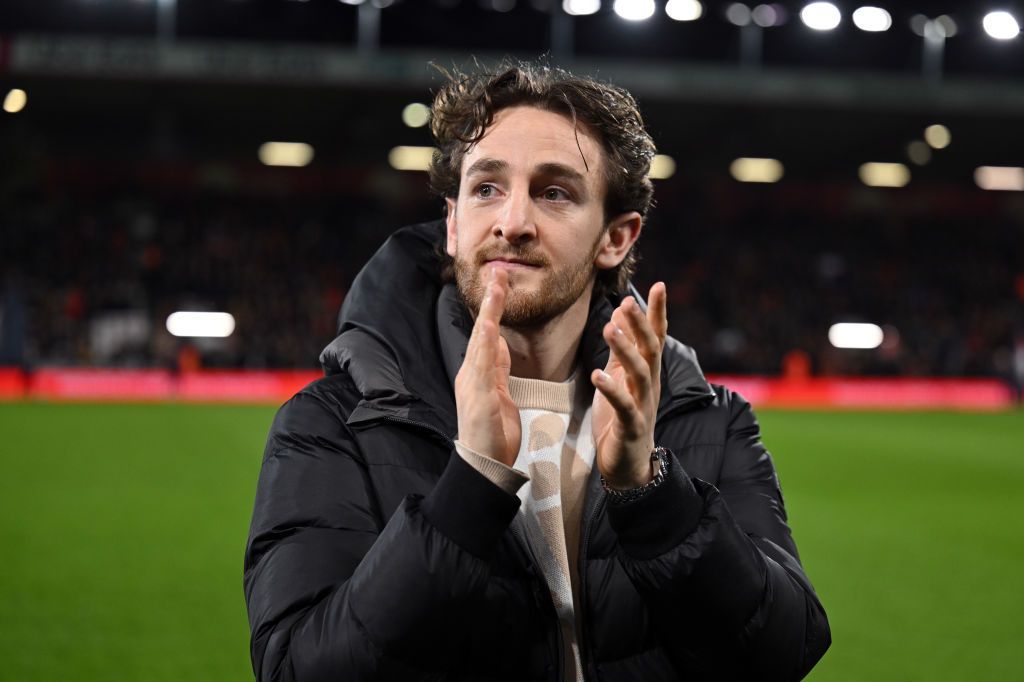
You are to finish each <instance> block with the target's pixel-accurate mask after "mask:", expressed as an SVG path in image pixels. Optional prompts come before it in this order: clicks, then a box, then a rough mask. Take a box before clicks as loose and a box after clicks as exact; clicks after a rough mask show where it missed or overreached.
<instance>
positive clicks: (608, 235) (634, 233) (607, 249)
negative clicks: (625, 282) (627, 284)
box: [594, 211, 644, 270]
mask: <svg viewBox="0 0 1024 682" xmlns="http://www.w3.org/2000/svg"><path fill="white" fill-rule="evenodd" d="M643 223H644V221H643V218H642V217H641V216H640V214H639V213H637V212H636V211H630V212H628V213H620V214H619V215H617V216H615V217H614V218H612V220H611V222H610V223H608V228H607V229H606V230H605V231H604V234H603V235H601V245H600V246H599V247H598V250H597V254H596V255H595V256H594V265H596V266H597V267H598V268H600V269H601V270H611V269H612V268H614V267H616V266H618V264H619V263H621V262H622V261H623V260H624V259H625V258H626V254H627V253H629V250H630V249H631V248H633V244H635V243H636V240H637V239H639V238H640V230H641V229H642V228H643Z"/></svg>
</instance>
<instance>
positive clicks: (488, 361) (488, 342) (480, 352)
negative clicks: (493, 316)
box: [471, 320, 500, 382]
mask: <svg viewBox="0 0 1024 682" xmlns="http://www.w3.org/2000/svg"><path fill="white" fill-rule="evenodd" d="M477 324H478V325H479V326H480V331H479V332H478V334H477V347H476V352H475V353H474V354H473V359H472V360H471V362H472V363H473V364H472V367H473V369H474V370H476V377H477V378H478V379H482V380H484V381H485V382H486V381H488V380H490V379H491V375H492V372H494V370H495V365H496V364H497V360H498V337H499V336H500V334H499V332H498V325H496V324H494V322H493V321H491V320H478V322H477Z"/></svg>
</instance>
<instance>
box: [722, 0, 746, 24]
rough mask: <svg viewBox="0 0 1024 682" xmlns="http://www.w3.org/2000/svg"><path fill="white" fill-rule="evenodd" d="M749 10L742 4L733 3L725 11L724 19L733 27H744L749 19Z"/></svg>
mask: <svg viewBox="0 0 1024 682" xmlns="http://www.w3.org/2000/svg"><path fill="white" fill-rule="evenodd" d="M750 15H751V12H750V8H749V7H747V6H746V5H744V4H743V3H742V2H734V3H732V4H731V5H729V6H728V7H727V8H726V9H725V19H726V21H728V22H729V23H730V24H732V25H734V26H746V25H748V24H749V23H750V19H751V16H750Z"/></svg>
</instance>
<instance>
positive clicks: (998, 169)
mask: <svg viewBox="0 0 1024 682" xmlns="http://www.w3.org/2000/svg"><path fill="white" fill-rule="evenodd" d="M974 182H975V183H976V184H977V185H978V187H980V188H982V189H987V190H997V191H1003V192H1024V168H1021V167H1020V166H979V167H978V168H975V169H974Z"/></svg>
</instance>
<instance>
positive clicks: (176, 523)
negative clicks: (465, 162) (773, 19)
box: [0, 0, 1024, 680]
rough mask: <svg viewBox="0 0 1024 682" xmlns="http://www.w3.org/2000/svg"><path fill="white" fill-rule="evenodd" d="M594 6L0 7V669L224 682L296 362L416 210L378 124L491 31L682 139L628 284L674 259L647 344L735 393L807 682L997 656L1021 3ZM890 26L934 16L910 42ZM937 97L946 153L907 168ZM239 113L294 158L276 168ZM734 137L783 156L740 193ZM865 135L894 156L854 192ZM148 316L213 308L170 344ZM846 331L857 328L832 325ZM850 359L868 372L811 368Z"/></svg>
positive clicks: (320, 1)
mask: <svg viewBox="0 0 1024 682" xmlns="http://www.w3.org/2000/svg"><path fill="white" fill-rule="evenodd" d="M601 4H602V5H603V6H602V8H601V9H600V11H598V12H597V13H595V14H593V15H589V16H569V15H567V14H566V13H565V12H564V11H563V9H562V3H561V2H560V1H559V2H555V1H550V2H546V1H544V0H514V1H513V0H479V1H478V0H422V1H417V0H396V1H394V2H387V1H384V2H380V1H378V2H376V4H374V3H372V2H364V3H362V4H361V5H358V6H356V5H353V4H348V3H346V2H339V0H177V2H173V0H172V1H168V0H60V1H58V0H51V1H40V0H37V1H34V2H30V1H28V0H5V1H4V2H3V3H2V4H0V97H7V98H9V97H10V95H9V94H8V93H10V92H11V91H12V89H19V90H22V91H24V93H26V96H27V100H26V103H25V105H24V108H22V109H20V110H19V111H16V112H13V113H12V112H7V111H5V112H0V151H2V157H0V158H2V161H3V163H2V164H0V434H2V435H0V438H3V440H2V441H0V443H2V445H0V451H2V453H3V454H2V455H0V463H2V464H3V467H4V471H5V472H6V473H5V475H3V476H0V517H2V518H3V519H4V521H2V522H0V544H2V546H3V547H4V548H5V549H4V554H5V556H6V557H7V559H6V560H5V562H0V564H2V565H0V660H4V661H7V662H8V664H9V666H10V667H9V668H8V670H9V671H12V672H11V674H12V675H13V676H12V677H11V678H10V679H25V680H27V679H55V678H60V677H72V676H74V677H80V678H82V679H91V678H95V679H185V678H192V679H246V678H247V676H251V671H250V669H249V668H248V667H247V666H248V662H247V660H246V638H247V634H248V633H247V630H246V627H245V615H244V604H243V601H242V595H241V586H240V585H241V583H240V581H241V551H242V543H244V538H245V531H246V524H247V522H248V515H249V512H250V511H251V504H252V492H253V490H254V485H255V476H256V473H257V472H258V469H259V461H260V453H261V451H262V441H263V438H264V437H265V435H266V431H267V428H268V426H269V422H270V419H271V418H272V416H273V413H274V409H275V407H276V405H277V404H279V403H280V402H281V400H283V399H284V397H287V394H289V393H290V392H291V391H293V390H295V388H297V386H301V384H302V383H304V382H305V381H308V380H309V379H310V378H311V377H315V376H316V371H317V368H318V364H317V357H318V354H319V352H320V350H321V349H322V348H323V346H324V345H326V344H327V343H328V342H329V341H330V340H331V338H332V337H333V334H334V326H335V322H336V315H337V311H338V307H339V306H340V304H341V302H342V301H343V300H344V296H345V293H346V291H347V288H348V287H349V285H350V284H351V282H352V279H353V278H354V276H355V275H356V273H357V272H358V270H359V268H360V267H361V266H362V264H363V263H364V262H365V261H366V259H367V258H368V257H369V256H370V254H372V253H373V251H374V250H375V249H376V248H377V247H378V246H379V245H380V244H381V243H382V242H383V241H384V240H385V239H386V238H387V236H388V235H389V234H390V233H391V232H392V231H394V230H395V229H397V228H398V227H400V226H401V225H404V224H408V223H411V222H418V221H422V220H428V219H432V218H435V217H439V216H440V209H441V202H440V201H439V200H438V199H437V198H436V197H432V196H431V195H430V193H429V191H428V188H427V183H426V174H425V173H423V172H421V171H400V170H396V169H395V168H393V167H392V165H391V164H390V163H389V151H390V150H391V149H392V148H394V147H396V146H399V145H415V146H427V145H430V144H431V140H430V137H429V133H428V131H427V129H426V128H423V127H419V128H412V127H409V126H407V125H405V124H404V123H403V120H402V112H403V108H404V107H406V106H407V105H409V104H410V103H414V102H420V103H426V104H429V102H430V96H431V93H432V91H433V89H435V88H436V87H437V85H438V84H439V83H440V77H439V75H438V72H437V70H436V69H435V68H434V67H432V66H431V63H433V64H436V65H440V66H442V67H446V66H453V65H460V66H466V65H470V64H472V63H473V60H474V59H477V60H479V61H481V62H482V63H484V64H491V63H494V62H495V61H497V60H498V59H500V58H502V57H518V58H525V59H534V58H538V57H541V58H544V59H547V60H548V61H549V62H550V63H551V64H553V65H560V66H564V67H567V68H570V69H571V70H575V71H579V72H583V73H588V74H593V75H596V76H598V77H600V78H605V79H608V80H611V81H612V82H615V83H617V84H619V85H622V86H624V87H626V88H628V89H630V90H631V91H632V92H633V93H634V94H635V95H636V96H637V98H638V100H639V102H640V106H641V109H642V111H643V112H644V115H645V117H646V119H647V122H648V125H649V128H650V130H651V132H652V134H653V135H654V138H655V141H656V142H657V144H658V147H659V152H660V153H662V154H666V155H669V156H671V157H672V158H673V159H674V161H675V164H676V170H675V172H674V174H672V175H671V177H668V178H666V179H659V180H655V188H656V189H655V197H656V202H657V204H656V207H655V209H654V210H653V213H652V216H651V219H650V222H649V225H648V228H647V229H646V231H645V232H644V235H643V237H642V239H641V243H640V244H641V254H642V261H641V266H640V270H639V273H638V277H637V284H638V286H639V288H640V289H641V290H642V291H646V288H647V287H648V286H649V285H650V283H652V282H653V281H655V280H656V279H664V280H665V281H666V282H667V284H668V289H669V295H670V310H669V320H670V331H671V333H672V334H673V335H675V336H677V337H678V338H680V339H681V340H683V341H684V342H686V343H687V344H689V345H692V346H693V347H694V348H695V349H696V350H697V352H698V355H699V358H700V361H701V364H702V367H703V368H704V370H705V371H706V372H708V373H709V374H711V375H713V376H715V377H720V378H722V380H727V381H730V382H736V385H737V387H739V388H740V389H741V390H743V391H744V392H748V393H749V395H750V397H751V399H752V400H753V402H754V404H755V407H759V413H760V414H761V418H762V425H763V427H764V433H765V439H766V442H767V444H768V446H769V448H770V449H771V450H772V451H773V453H774V455H775V458H776V463H777V465H778V467H779V470H780V476H781V477H782V481H783V485H784V487H785V490H786V495H787V498H786V499H787V505H788V507H789V510H790V513H791V515H792V519H793V526H794V533H795V536H796V538H797V541H798V542H799V544H800V547H801V551H802V554H803V555H804V561H805V564H806V565H807V568H808V573H809V575H810V576H811V578H812V580H813V581H814V582H815V584H816V586H817V587H818V591H819V593H820V594H821V595H822V600H823V602H824V603H825V606H826V609H827V610H828V611H829V614H830V618H831V620H832V623H833V634H834V638H835V644H834V647H833V649H832V651H830V652H829V653H828V654H827V655H826V657H825V659H824V660H823V662H822V664H821V665H820V666H819V668H818V670H816V671H815V672H814V673H812V675H811V678H812V679H815V680H863V679H907V680H912V679H929V680H935V679H951V680H954V679H967V678H968V677H977V678H978V679H1024V669H1022V668H1021V665H1020V657H1019V654H1014V653H1013V650H1014V647H1015V646H1017V645H1019V642H1015V641H1014V635H1013V632H1014V631H1015V630H1014V628H1015V626H1014V625H1013V623H1015V622H1017V621H1018V620H1019V614H1020V611H1021V608H1022V607H1024V597H1022V590H1021V589H1020V586H1019V580H1018V578H1017V575H1018V574H1019V566H1020V561H1021V560H1022V559H1024V555H1022V552H1024V527H1022V519H1024V507H1022V502H1021V499H1022V498H1021V496H1020V494H1019V491H1020V489H1021V485H1022V484H1024V464H1022V462H1024V447H1022V446H1021V443H1022V442H1024V440H1022V439H1024V425H1022V422H1021V416H1020V414H1021V413H1020V408H1019V407H1014V404H1015V402H1017V401H1019V396H1020V391H1021V385H1022V383H1024V192H1019V191H988V190H984V189H981V188H980V187H979V186H978V184H977V183H976V182H975V175H974V174H975V169H976V168H978V167H979V166H1004V167H1019V166H1022V165H1024V134H1022V132H1021V130H1022V126H1021V122H1022V114H1024V36H1018V37H1017V38H1014V39H1011V40H1006V41H997V40H993V39H992V38H990V37H989V36H988V35H986V34H985V32H984V31H983V30H982V17H983V16H984V15H985V13H986V12H989V11H992V10H1007V11H1010V12H1011V13H1012V14H1014V15H1015V16H1016V17H1017V20H1018V21H1024V3H1021V2H1002V3H997V2H983V1H978V2H975V1H970V2H932V1H929V0H908V1H906V2H899V3H895V2H883V1H882V0H879V2H875V3H866V2H865V3H863V4H876V5H879V6H882V7H886V8H887V9H888V10H889V11H890V12H891V14H892V20H893V25H892V28H891V29H890V30H888V31H886V32H883V33H866V32H864V31H861V30H859V29H857V28H855V27H854V26H853V24H852V23H851V21H850V14H851V12H852V11H853V10H854V9H855V8H856V7H857V6H858V4H857V3H851V2H836V4H837V5H838V6H839V8H840V9H841V10H842V13H843V21H842V23H841V24H840V26H839V27H838V28H837V29H835V30H833V31H825V32H815V31H812V30H810V29H808V28H807V27H806V26H804V25H803V24H802V23H801V21H800V19H799V17H798V14H799V11H800V9H801V7H802V6H803V4H804V3H801V2H781V3H773V4H772V8H773V10H774V11H775V13H776V15H777V16H781V17H785V19H786V21H785V23H783V24H782V25H779V26H772V27H765V28H759V27H754V26H751V25H748V26H746V27H743V28H740V27H738V26H736V25H734V24H733V23H730V21H728V20H727V19H726V15H727V12H728V11H729V9H730V6H731V5H733V4H734V3H729V2H715V1H712V0H709V1H708V2H705V3H704V15H703V16H702V17H701V18H700V19H699V20H697V21H692V22H679V21H674V20H672V19H670V18H668V17H667V16H666V14H665V13H664V11H663V9H664V5H665V2H664V0H657V2H656V3H655V4H656V8H657V11H656V12H655V14H654V16H653V17H651V18H650V19H647V20H645V21H641V22H628V21H625V20H623V19H622V18H620V17H619V16H616V14H615V13H614V12H613V11H612V4H613V3H612V2H611V1H610V0H605V2H603V3H601ZM755 4H756V3H755ZM917 15H922V16H923V17H926V18H929V19H935V18H937V17H939V16H942V15H945V16H947V17H948V18H950V19H951V20H952V22H954V23H955V26H956V31H955V34H954V35H950V36H949V37H948V38H946V39H945V40H944V41H943V42H942V53H941V56H940V57H937V55H938V52H937V51H936V50H937V48H934V41H933V48H932V51H931V52H928V50H927V49H926V48H925V44H924V43H925V41H924V39H923V38H922V37H921V36H919V35H917V34H915V32H914V30H912V28H911V25H912V24H914V25H920V21H921V18H920V17H918V18H915V17H917ZM944 25H946V26H948V25H949V24H948V23H947V24H944ZM6 101H7V100H6V99H5V102H6ZM13 108H16V107H13ZM936 124H938V125H942V126H945V127H946V128H947V129H948V131H949V132H950V135H951V142H950V144H949V145H948V146H946V147H944V148H934V149H933V148H931V147H927V151H928V156H929V158H928V160H927V161H926V162H925V163H923V165H921V164H918V163H915V162H913V161H912V160H911V159H910V158H909V155H908V145H910V144H911V143H916V144H917V147H918V148H919V149H918V153H921V149H920V148H925V147H926V145H924V143H923V142H922V140H923V135H924V130H925V129H926V128H927V127H928V126H932V125H936ZM269 141H289V142H302V143H306V144H308V145H310V146H311V147H312V148H313V150H314V156H313V160H312V162H311V163H309V164H308V165H306V166H304V167H298V168H285V167H271V166H267V165H265V164H263V163H261V161H260V158H259V157H258V153H257V152H258V149H259V148H260V146H261V145H262V144H264V143H265V142H269ZM739 157H765V158H773V159H778V160H780V161H782V163H783V165H784V169H785V170H784V175H783V177H782V178H781V180H780V181H778V182H775V183H766V184H764V183H762V184H753V183H741V182H738V181H737V180H735V179H734V178H733V176H732V175H731V174H730V164H731V163H732V162H733V160H734V159H737V158H739ZM866 162H893V163H902V164H905V165H906V167H907V168H908V169H909V171H910V174H911V178H910V181H909V183H907V184H906V185H905V186H903V187H888V188H882V187H869V186H866V185H865V184H864V183H863V182H862V181H861V179H860V178H859V176H858V169H859V168H860V166H861V164H864V163H866ZM1021 173H1022V174H1024V171H1021ZM178 310H206V311H226V312H229V313H231V314H232V315H233V316H234V318H235V321H236V328H235V331H234V333H233V334H232V335H231V336H229V337H228V338H226V339H222V340H210V339H194V338H187V337H175V336H172V335H171V334H170V333H169V332H168V330H167V328H166V326H165V320H166V319H167V317H168V315H169V314H170V313H172V312H174V311H178ZM837 322H870V323H874V324H877V325H879V326H880V327H882V329H883V330H884V332H885V335H886V336H885V338H886V340H885V342H884V343H883V344H882V346H881V347H880V348H876V349H865V350H851V349H840V348H836V347H834V346H833V345H832V344H831V343H830V341H829V338H828V335H827V332H828V329H829V327H830V325H832V324H834V323H837ZM296 372H298V373H296ZM876 380H877V381H876ZM256 381H261V382H264V383H260V384H259V386H260V387H261V388H260V391H263V392H258V395H257V394H252V395H257V397H258V398H259V399H257V400H255V401H252V400H247V399H246V397H245V396H246V394H245V392H247V391H253V390H254V389H253V387H254V386H256V385H257V384H256V383H252V382H256ZM267 381H270V382H271V385H270V388H267V384H266V382H267ZM225 382H227V383H225ZM246 382H249V383H246ZM274 382H278V383H274ZM872 382H875V383H872ZM837 386H840V387H842V390H838V389H835V387H837ZM111 387H113V388H111ZM282 387H283V388H282ZM851 387H853V388H854V389H857V387H860V389H857V390H860V393H857V395H858V396H861V397H863V395H864V393H865V391H866V392H869V393H870V396H869V399H868V400H867V401H866V402H858V401H857V400H853V399H850V400H851V401H852V402H850V401H847V402H845V403H844V400H843V398H841V397H836V396H839V395H840V394H842V395H846V394H845V393H842V391H845V390H850V389H851ZM837 391H838V392H837ZM225 395H226V396H227V398H226V401H227V402H228V403H230V404H228V405H213V404H210V403H212V402H224V401H225ZM282 395H283V396H284V397H281V396H282ZM977 395H983V396H984V398H983V399H978V400H976V399H975V397H973V396H977ZM268 396H269V397H268ZM773 396H774V397H775V400H774V401H773V400H771V399H770V398H772V397H773ZM786 396H790V398H792V400H790V402H789V403H787V398H786ZM793 396H796V397H795V398H793ZM97 399H99V402H98V403H95V404H94V402H95V401H96V400H97ZM139 401H141V402H142V403H144V404H136V403H137V402H139ZM251 402H256V403H257V404H255V405H251V404H247V405H241V404H237V403H251ZM844 404H846V405H849V404H854V405H859V406H860V407H862V408H863V407H864V406H873V407H875V408H877V407H879V406H880V405H887V406H889V407H895V408H896V411H863V410H856V411H844V410H841V409H839V408H841V407H842V406H843V405H844ZM787 405H788V406H790V407H791V406H792V405H799V406H800V407H801V408H803V409H801V410H782V411H780V410H779V409H777V408H781V407H786V406H787ZM922 405H928V406H931V407H932V408H939V409H938V410H935V409H932V410H927V411H917V410H915V409H912V408H915V407H921V406H922ZM965 405H966V406H973V409H968V410H967V411H963V410H962V409H956V410H953V409H951V408H953V407H957V406H959V407H960V408H963V407H964V406H965ZM807 408H818V409H807ZM837 410H838V411H837ZM0 678H4V679H6V678H7V673H4V674H2V675H0Z"/></svg>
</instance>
